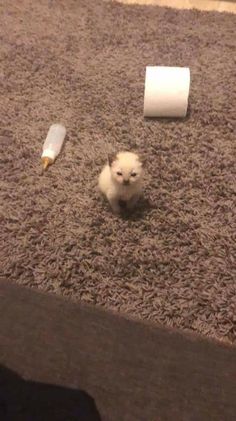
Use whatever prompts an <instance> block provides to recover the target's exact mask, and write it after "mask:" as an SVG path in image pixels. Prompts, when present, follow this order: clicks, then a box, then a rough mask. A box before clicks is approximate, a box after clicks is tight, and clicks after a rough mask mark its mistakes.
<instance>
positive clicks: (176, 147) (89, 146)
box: [0, 0, 236, 342]
mask: <svg viewBox="0 0 236 421" xmlns="http://www.w3.org/2000/svg"><path fill="white" fill-rule="evenodd" d="M0 12H1V13H0V39H1V43H0V57H1V68H0V85H1V87H0V88H1V89H0V92H1V94H0V95H1V97H0V112H1V120H0V140H1V234H0V235H1V252H0V257H1V275H2V277H3V278H4V279H8V280H9V281H13V282H17V283H20V284H24V285H27V286H30V287H36V288H40V289H43V290H46V291H50V292H53V293H57V294H64V295H66V296H69V297H71V299H75V300H82V301H86V302H89V303H92V304H94V305H99V306H103V307H106V308H108V309H113V310H117V311H119V312H123V313H127V314H130V315H131V316H134V317H138V318H143V319H149V320H151V321H152V322H154V323H160V324H163V325H168V326H174V327H177V328H181V329H187V330H189V329H190V330H195V331H197V332H199V333H201V334H204V335H208V336H210V337H212V338H217V339H220V340H224V341H229V342H233V341H234V340H235V321H236V319H235V317H236V316H235V304H236V302H235V300H236V217H235V201H236V200H235V198H236V196H235V193H236V182H235V175H236V174H235V157H236V149H235V122H236V115H235V106H236V103H235V94H236V83H235V65H236V63H235V47H236V38H235V27H236V16H234V15H231V14H226V13H212V12H210V13H209V12H199V11H196V10H192V11H177V10H174V9H168V8H160V7H151V6H148V7H145V6H124V5H121V4H119V3H113V2H112V3H108V2H102V1H101V0H96V2H95V1H92V0H64V1H62V0H60V1H46V0H45V1H43V0H41V1H38V2H34V1H32V0H22V1H21V2H8V3H7V2H1V5H0ZM146 65H166V66H173V65H174V66H189V67H190V68H191V94H190V108H189V112H188V116H187V118H186V119H184V120H155V119H144V118H143V94H144V77H145V66H146ZM56 121H61V122H63V123H64V124H65V125H66V127H67V130H68V135H67V141H66V145H65V148H64V150H63V152H62V154H61V156H60V158H59V159H58V160H57V162H56V163H55V164H54V165H53V166H51V167H50V169H49V170H48V171H47V172H46V173H44V174H43V175H42V174H41V168H40V154H41V148H42V144H43V141H44V138H45V136H46V133H47V130H48V128H49V126H50V125H51V124H52V123H53V122H56ZM123 149H125V150H134V151H136V152H138V153H140V154H141V155H142V156H143V157H144V159H145V161H146V171H147V174H148V176H147V180H146V185H145V194H144V198H143V200H142V201H141V203H140V204H139V206H138V209H137V211H136V212H135V213H134V214H132V215H124V216H123V217H117V216H114V215H113V214H112V213H111V211H110V209H109V207H108V206H107V204H106V203H105V202H104V201H103V200H102V198H101V197H100V195H99V193H98V191H97V178H98V175H99V172H100V170H101V167H102V165H103V164H104V163H105V162H106V158H107V152H108V151H118V150H123ZM29 317H30V315H29Z"/></svg>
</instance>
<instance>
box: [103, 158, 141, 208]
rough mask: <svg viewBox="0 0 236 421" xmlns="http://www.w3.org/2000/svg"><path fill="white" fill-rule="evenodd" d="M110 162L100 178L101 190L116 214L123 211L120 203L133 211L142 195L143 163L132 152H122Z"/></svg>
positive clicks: (110, 159)
mask: <svg viewBox="0 0 236 421" xmlns="http://www.w3.org/2000/svg"><path fill="white" fill-rule="evenodd" d="M108 161H109V164H107V165H106V166H105V167H104V168H103V170H102V172H101V174H100V176H99V188H100V190H101V192H102V193H103V194H104V195H105V196H106V198H107V199H108V201H109V203H110V205H111V207H112V209H113V211H114V212H115V213H119V212H120V210H121V208H120V201H122V202H126V205H127V208H128V209H132V208H133V207H134V206H135V204H136V203H137V200H138V198H139V196H140V193H141V188H142V175H143V168H142V163H141V161H140V159H139V157H138V155H136V154H134V153H132V152H120V153H118V154H117V155H116V156H115V157H114V158H111V157H109V159H108Z"/></svg>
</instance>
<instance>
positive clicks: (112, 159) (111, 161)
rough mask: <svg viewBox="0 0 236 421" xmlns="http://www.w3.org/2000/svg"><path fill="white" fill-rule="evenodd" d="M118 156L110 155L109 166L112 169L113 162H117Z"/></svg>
mask: <svg viewBox="0 0 236 421" xmlns="http://www.w3.org/2000/svg"><path fill="white" fill-rule="evenodd" d="M116 158H117V156H116V154H115V153H109V154H108V164H109V165H110V167H111V166H112V164H113V162H114V161H115V160H116Z"/></svg>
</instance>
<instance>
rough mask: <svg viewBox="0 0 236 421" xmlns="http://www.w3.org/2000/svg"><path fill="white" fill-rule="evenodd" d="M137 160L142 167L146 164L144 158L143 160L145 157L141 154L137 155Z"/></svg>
mask: <svg viewBox="0 0 236 421" xmlns="http://www.w3.org/2000/svg"><path fill="white" fill-rule="evenodd" d="M138 162H139V163H140V164H141V166H142V167H143V168H145V166H146V160H145V158H144V157H143V156H139V157H138Z"/></svg>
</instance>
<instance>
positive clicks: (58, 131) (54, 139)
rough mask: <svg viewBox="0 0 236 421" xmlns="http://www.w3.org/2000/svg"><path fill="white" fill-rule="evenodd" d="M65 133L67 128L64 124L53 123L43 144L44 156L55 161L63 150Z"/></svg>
mask: <svg viewBox="0 0 236 421" xmlns="http://www.w3.org/2000/svg"><path fill="white" fill-rule="evenodd" d="M65 135H66V128H65V127H64V126H63V125H62V124H59V123H56V124H52V125H51V126H50V128H49V130H48V134H47V137H46V140H45V142H44V144H43V153H42V158H48V159H50V160H51V161H52V162H53V161H54V160H55V159H56V157H57V155H58V154H59V153H60V151H61V148H62V145H63V142H64V139H65Z"/></svg>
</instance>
